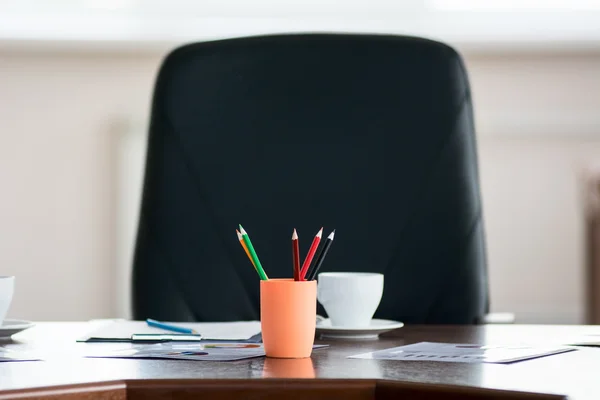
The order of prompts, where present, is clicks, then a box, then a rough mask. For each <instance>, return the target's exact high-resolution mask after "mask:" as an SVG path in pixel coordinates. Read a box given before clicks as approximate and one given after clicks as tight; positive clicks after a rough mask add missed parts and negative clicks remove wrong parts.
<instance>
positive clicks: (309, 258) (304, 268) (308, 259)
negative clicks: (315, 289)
mask: <svg viewBox="0 0 600 400" xmlns="http://www.w3.org/2000/svg"><path fill="white" fill-rule="evenodd" d="M322 234H323V228H321V230H319V232H318V233H317V235H316V236H315V238H314V239H313V242H312V244H311V245H310V249H309V250H308V254H307V255H306V258H305V259H304V264H302V270H301V271H300V280H301V281H303V280H304V277H305V276H306V273H307V272H308V267H309V266H310V262H311V261H312V259H313V257H314V255H315V252H316V251H317V247H319V242H320V241H321V235H322Z"/></svg>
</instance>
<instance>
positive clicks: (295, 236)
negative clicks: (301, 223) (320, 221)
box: [292, 229, 298, 240]
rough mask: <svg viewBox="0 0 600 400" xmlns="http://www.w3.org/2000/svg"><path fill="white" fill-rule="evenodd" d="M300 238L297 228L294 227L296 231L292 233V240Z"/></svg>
mask: <svg viewBox="0 0 600 400" xmlns="http://www.w3.org/2000/svg"><path fill="white" fill-rule="evenodd" d="M296 239H298V234H297V233H296V229H294V233H292V240H296Z"/></svg>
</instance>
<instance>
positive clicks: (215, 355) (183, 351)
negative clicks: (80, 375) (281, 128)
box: [86, 342, 326, 361]
mask: <svg viewBox="0 0 600 400" xmlns="http://www.w3.org/2000/svg"><path fill="white" fill-rule="evenodd" d="M321 347H326V345H315V346H314V347H313V348H321ZM264 355H265V349H264V347H263V345H262V344H260V343H247V342H246V343H232V342H227V343H210V344H208V343H207V344H202V345H200V344H189V345H181V344H172V343H160V344H154V345H138V346H134V347H133V348H127V349H118V350H110V351H104V350H102V349H101V350H99V351H98V352H95V353H90V354H88V355H86V357H88V358H149V359H171V360H191V361H237V360H242V359H246V358H254V357H262V356H264Z"/></svg>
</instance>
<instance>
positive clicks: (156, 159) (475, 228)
mask: <svg viewBox="0 0 600 400" xmlns="http://www.w3.org/2000/svg"><path fill="white" fill-rule="evenodd" d="M151 114H152V115H151V125H150V133H149V143H148V153H147V165H146V171H145V182H144V188H143V197H142V205H141V214H140V221H139V231H138V236H137V243H136V248H135V260H134V266H133V268H134V269H133V281H132V284H133V311H134V318H136V319H144V318H148V317H151V318H156V319H162V320H168V321H228V320H251V319H259V318H260V313H259V277H258V275H257V274H256V272H255V271H254V269H253V267H252V265H251V264H250V262H249V261H248V259H247V257H246V255H245V254H244V251H243V249H242V248H241V246H240V244H239V242H238V239H237V236H236V232H235V229H236V228H237V227H238V224H242V225H243V226H244V228H245V229H246V230H247V231H248V233H249V234H250V237H251V239H252V241H253V243H254V246H255V248H256V251H257V252H258V255H259V257H260V259H261V262H262V264H263V266H264V268H265V270H266V272H267V274H268V275H269V277H270V278H277V277H290V278H291V277H292V254H291V241H290V240H291V235H292V230H293V229H294V228H296V229H297V230H298V232H299V234H300V248H301V254H302V258H303V257H304V255H305V254H306V252H307V249H308V247H309V245H310V243H311V241H312V239H313V237H314V235H315V234H316V233H317V231H318V230H319V229H320V228H321V227H322V226H323V227H324V236H326V235H328V234H329V232H331V230H332V229H336V236H335V241H334V243H333V245H332V247H331V250H330V251H329V254H328V256H327V259H326V261H325V263H324V265H323V268H322V271H374V272H381V273H384V274H385V289H384V294H383V299H382V301H381V303H380V306H379V308H378V310H377V312H376V314H375V317H376V318H387V319H394V320H399V321H403V322H405V323H456V324H470V323H476V322H477V321H480V320H481V318H483V317H484V316H485V314H486V313H487V312H488V280H487V267H486V250H485V238H484V224H483V221H482V209H481V200H480V190H479V182H478V166H477V155H476V144H475V132H474V127H473V116H472V106H471V92H470V90H469V83H468V79H467V74H466V71H465V67H464V65H463V62H462V60H461V58H460V56H459V55H458V54H457V53H456V52H455V51H454V50H453V49H452V48H450V47H448V46H446V45H444V44H441V43H437V42H434V41H429V40H425V39H420V38H413V37H402V36H383V35H354V34H298V35H272V36H262V37H248V38H238V39H228V40H220V41H213V42H207V43H195V44H190V45H186V46H183V47H180V48H178V49H176V50H174V51H173V52H172V53H170V54H169V55H168V57H167V58H166V59H165V60H164V64H163V65H162V67H161V69H160V72H159V74H158V78H157V82H156V87H155V93H154V99H153V104H152V112H151ZM318 312H319V313H320V314H322V315H326V314H325V311H324V310H323V309H322V308H321V306H320V305H319V309H318Z"/></svg>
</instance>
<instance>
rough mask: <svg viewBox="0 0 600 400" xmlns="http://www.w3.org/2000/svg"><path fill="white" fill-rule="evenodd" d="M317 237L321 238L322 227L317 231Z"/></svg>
mask: <svg viewBox="0 0 600 400" xmlns="http://www.w3.org/2000/svg"><path fill="white" fill-rule="evenodd" d="M317 236H318V237H321V236H323V228H322V227H321V229H320V230H319V233H317Z"/></svg>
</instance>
